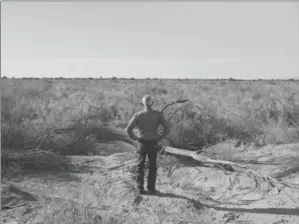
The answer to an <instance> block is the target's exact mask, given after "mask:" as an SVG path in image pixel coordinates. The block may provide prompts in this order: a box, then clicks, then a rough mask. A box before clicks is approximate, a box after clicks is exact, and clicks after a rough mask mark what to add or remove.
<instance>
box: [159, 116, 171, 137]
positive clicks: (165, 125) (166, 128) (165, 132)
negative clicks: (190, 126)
mask: <svg viewBox="0 0 299 224" xmlns="http://www.w3.org/2000/svg"><path fill="white" fill-rule="evenodd" d="M160 124H161V125H162V127H163V133H162V135H161V136H160V137H159V141H160V140H163V139H164V138H165V137H166V136H167V135H168V134H169V132H170V130H169V126H168V123H167V121H166V120H165V119H164V117H163V115H162V114H161V116H160Z"/></svg>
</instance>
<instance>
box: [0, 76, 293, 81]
mask: <svg viewBox="0 0 299 224" xmlns="http://www.w3.org/2000/svg"><path fill="white" fill-rule="evenodd" d="M1 79H23V80H39V79H52V80H53V79H56V80H78V79H81V80H87V79H89V80H98V79H100V80H178V81H188V80H197V81H199V80H202V81H291V82H293V81H299V79H294V78H289V79H234V78H229V79H163V78H117V77H109V78H103V77H98V78H97V77H88V78H82V77H81V78H78V77H77V78H65V77H53V78H48V77H45V78H36V77H22V78H15V77H12V78H7V77H6V76H3V77H1Z"/></svg>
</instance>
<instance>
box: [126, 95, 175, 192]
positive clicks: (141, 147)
mask: <svg viewBox="0 0 299 224" xmlns="http://www.w3.org/2000/svg"><path fill="white" fill-rule="evenodd" d="M142 103H143V105H144V109H143V110H142V111H139V112H137V113H135V114H134V116H133V117H132V119H131V120H130V122H129V124H128V126H127V129H126V130H127V133H128V135H129V137H130V138H131V139H133V140H134V141H138V147H137V153H138V163H137V170H136V171H137V172H136V174H137V175H136V181H137V185H138V188H139V191H140V193H141V194H145V193H146V191H145V190H144V186H143V185H144V165H145V159H146V156H148V160H149V174H148V181H147V190H148V193H149V194H154V193H156V187H155V185H156V177H157V154H158V150H159V149H158V142H159V141H161V140H162V139H163V138H165V137H166V135H167V134H168V133H169V128H168V125H167V122H166V121H165V119H164V118H163V115H162V113H161V112H159V111H156V110H153V109H152V105H153V103H154V102H153V99H152V97H151V96H149V95H146V96H144V97H143V98H142ZM159 125H162V127H163V134H162V135H161V136H159V135H158V133H157V131H158V130H157V129H158V126H159ZM135 127H137V129H138V136H136V135H135V134H134V133H133V129H134V128H135Z"/></svg>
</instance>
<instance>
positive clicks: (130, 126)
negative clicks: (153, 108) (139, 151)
mask: <svg viewBox="0 0 299 224" xmlns="http://www.w3.org/2000/svg"><path fill="white" fill-rule="evenodd" d="M137 118H138V117H137V114H134V116H133V117H132V118H131V120H130V121H129V124H128V126H127V127H126V131H127V133H128V135H129V137H130V138H131V139H132V140H134V141H137V140H138V139H139V138H138V137H137V136H136V135H135V134H134V132H133V129H134V127H135V126H136V124H137Z"/></svg>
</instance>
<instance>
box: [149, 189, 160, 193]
mask: <svg viewBox="0 0 299 224" xmlns="http://www.w3.org/2000/svg"><path fill="white" fill-rule="evenodd" d="M147 192H148V194H158V193H159V191H157V190H156V189H151V190H148V191H147Z"/></svg>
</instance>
